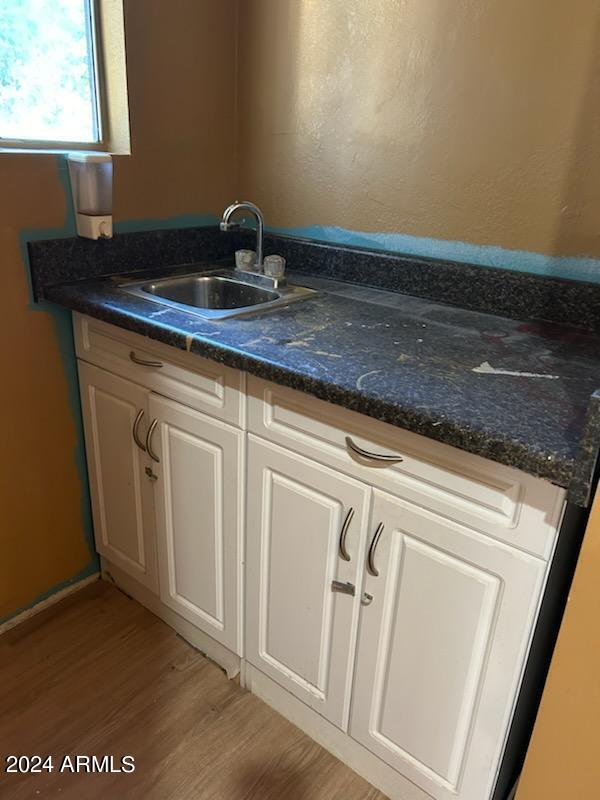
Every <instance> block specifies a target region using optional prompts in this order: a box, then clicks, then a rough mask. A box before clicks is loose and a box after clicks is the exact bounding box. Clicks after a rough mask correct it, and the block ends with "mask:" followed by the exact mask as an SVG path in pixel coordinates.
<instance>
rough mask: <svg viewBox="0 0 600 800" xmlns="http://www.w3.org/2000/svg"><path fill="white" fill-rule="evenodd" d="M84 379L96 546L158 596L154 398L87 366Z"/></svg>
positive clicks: (81, 373) (82, 365) (81, 372)
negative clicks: (149, 435)
mask: <svg viewBox="0 0 600 800" xmlns="http://www.w3.org/2000/svg"><path fill="white" fill-rule="evenodd" d="M79 379H80V386H81V403H82V409H83V422H84V428H85V443H86V450H87V461H88V471H89V478H90V494H91V498H92V509H93V513H94V528H95V536H96V547H97V549H98V552H99V553H100V554H101V555H103V556H105V557H106V558H107V559H109V560H110V561H111V562H113V563H114V564H116V565H117V566H118V567H120V568H121V569H122V570H124V571H125V572H126V573H127V574H128V575H131V576H132V577H134V578H136V580H138V581H139V582H140V583H142V584H144V585H145V586H146V587H148V588H149V589H151V590H152V591H153V592H156V591H157V590H158V581H157V572H156V553H155V537H154V505H153V492H152V485H151V482H150V481H149V479H148V477H147V475H146V473H145V470H146V467H148V466H149V464H150V461H149V459H148V457H147V454H146V452H145V450H144V449H143V448H144V447H145V436H146V431H147V427H146V425H147V422H148V397H149V394H150V393H149V392H148V390H147V389H144V388H142V387H141V386H138V385H137V384H135V383H131V381H128V380H125V379H124V378H119V377H117V376H116V375H112V374H111V373H110V372H106V371H105V370H102V369H98V368H97V367H94V366H91V365H90V364H85V363H83V362H80V363H79ZM136 438H137V443H136Z"/></svg>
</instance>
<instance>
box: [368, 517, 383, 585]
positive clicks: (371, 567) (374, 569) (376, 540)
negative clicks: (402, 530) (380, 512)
mask: <svg viewBox="0 0 600 800" xmlns="http://www.w3.org/2000/svg"><path fill="white" fill-rule="evenodd" d="M382 533H383V522H380V523H379V525H378V526H377V529H376V531H375V534H374V536H373V541H372V542H371V546H370V547H369V554H368V556H367V570H368V571H369V572H370V573H371V575H374V576H375V577H377V576H378V575H379V570H378V569H377V567H376V566H375V551H376V550H377V545H378V544H379V540H380V539H381V534H382Z"/></svg>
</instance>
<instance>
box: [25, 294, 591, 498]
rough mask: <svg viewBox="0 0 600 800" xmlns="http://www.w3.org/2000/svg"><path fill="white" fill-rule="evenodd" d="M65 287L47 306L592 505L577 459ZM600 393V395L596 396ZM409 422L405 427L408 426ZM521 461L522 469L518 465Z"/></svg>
mask: <svg viewBox="0 0 600 800" xmlns="http://www.w3.org/2000/svg"><path fill="white" fill-rule="evenodd" d="M61 291H64V287H63V286H61V285H54V286H50V287H47V288H46V291H45V293H44V297H43V298H40V299H41V300H42V301H45V302H50V303H55V304H57V305H60V306H62V307H64V308H67V309H69V310H71V311H77V312H79V313H81V314H85V315H88V316H91V317H94V318H96V319H100V320H102V321H104V322H108V323H110V324H113V325H116V326H118V327H121V328H123V329H125V330H129V331H131V332H133V333H138V334H141V335H143V336H147V337H148V338H150V339H154V340H156V341H161V342H163V343H165V344H168V345H170V346H172V347H176V348H177V349H180V350H184V351H187V352H192V353H196V354H197V355H199V356H202V357H204V358H208V359H211V360H213V361H216V362H218V363H222V364H224V365H225V366H229V367H232V368H234V369H240V370H243V371H245V372H248V373H250V374H252V375H256V376H257V377H259V378H263V379H265V380H270V381H273V382H274V383H277V384H280V385H283V386H287V387H289V388H291V389H296V390H297V391H302V392H305V393H306V394H309V395H312V396H313V397H316V398H318V399H320V400H325V401H326V402H330V403H332V404H334V405H339V406H341V407H344V408H347V409H349V410H352V411H356V412H358V413H360V414H363V415H365V416H367V417H370V418H372V419H375V420H378V421H380V422H385V423H387V424H390V425H393V426H394V427H397V428H400V429H403V430H407V431H410V432H412V433H416V434H418V435H421V436H425V437H426V438H428V439H432V440H434V441H438V442H441V443H442V444H445V445H447V446H450V447H456V448H458V449H460V450H464V451H465V452H469V453H472V454H474V455H478V456H481V457H482V458H487V459H489V460H491V461H495V462H497V463H500V464H503V465H505V466H508V467H511V468H512V469H518V470H521V471H522V472H525V473H526V474H529V475H532V476H534V477H537V478H541V479H544V480H547V481H549V482H551V483H554V484H555V485H557V486H560V487H561V488H564V489H566V490H567V493H568V499H569V500H571V501H572V502H574V503H575V504H577V505H580V506H581V505H583V506H585V505H587V504H588V502H589V486H590V480H589V476H588V478H587V480H586V475H585V474H584V473H585V472H586V465H585V464H584V463H583V462H582V463H581V464H579V458H578V459H577V463H576V462H575V461H574V460H572V459H571V460H568V461H567V460H566V459H563V460H562V463H561V467H560V470H559V469H557V462H556V459H554V457H552V456H549V455H548V454H547V453H544V452H541V451H540V452H536V451H535V450H532V448H531V447H527V446H525V445H522V444H521V443H520V442H518V441H514V440H511V439H502V438H499V437H493V436H490V434H489V433H485V432H481V431H477V430H473V429H466V428H465V427H464V426H459V425H456V424H454V423H452V422H450V421H447V420H443V419H442V420H440V419H434V418H432V417H430V416H429V415H428V414H427V413H426V412H422V411H415V410H414V409H403V408H402V407H401V406H396V405H391V404H390V403H389V401H384V400H380V399H378V398H376V397H373V396H370V395H369V394H368V393H366V392H364V391H361V390H354V391H353V390H351V389H348V388H346V387H337V386H336V385H335V384H332V383H328V382H327V381H325V380H321V379H317V378H312V377H310V376H307V375H303V374H300V373H298V372H295V371H294V370H291V369H289V368H288V367H285V366H283V365H281V364H277V363H276V362H271V361H267V360H265V359H263V358H261V357H259V356H254V355H252V354H251V353H247V352H243V351H241V350H237V349H235V348H232V347H228V346H226V345H222V344H219V343H217V342H213V341H210V340H207V339H205V338H203V337H202V336H201V335H192V336H190V335H188V334H185V333H183V332H180V331H178V330H177V329H175V328H173V327H171V326H165V325H162V324H161V323H160V321H157V320H152V319H148V318H145V317H142V316H140V315H134V314H130V313H128V312H126V311H123V310H121V309H117V308H114V307H113V306H111V305H110V303H109V302H107V303H102V302H100V301H97V300H96V301H89V300H86V301H83V300H81V301H78V300H77V299H76V298H73V297H69V298H68V299H67V298H65V297H64V296H63V295H61ZM597 394H598V393H597ZM598 406H599V408H598V413H597V414H596V413H594V414H592V410H591V409H590V411H589V412H588V424H587V426H586V430H588V431H589V430H590V426H591V425H592V423H591V422H590V420H593V425H592V427H593V428H594V431H595V428H596V427H597V426H598V425H599V424H600V423H598V422H597V421H596V417H599V418H600V395H599V402H598ZM403 423H405V424H403ZM595 447H596V452H595V453H594V452H593V450H594V445H593V444H592V440H591V438H590V437H588V441H587V444H586V455H587V458H586V459H585V462H586V463H587V464H588V465H589V464H590V461H591V460H593V463H595V460H596V455H597V450H598V446H597V445H596V446H595ZM515 460H518V462H519V465H518V466H517V465H516V464H515Z"/></svg>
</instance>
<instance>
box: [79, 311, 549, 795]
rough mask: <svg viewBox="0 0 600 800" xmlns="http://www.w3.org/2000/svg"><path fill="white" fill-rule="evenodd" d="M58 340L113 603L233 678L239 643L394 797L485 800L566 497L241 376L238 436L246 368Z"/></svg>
mask: <svg viewBox="0 0 600 800" xmlns="http://www.w3.org/2000/svg"><path fill="white" fill-rule="evenodd" d="M76 344H77V353H78V355H79V357H80V359H83V360H81V361H80V364H79V370H80V378H81V397H82V405H83V414H84V423H85V436H86V446H87V457H88V466H89V475H90V489H91V495H92V503H93V511H94V522H95V534H96V543H97V548H98V551H99V552H100V553H101V554H102V555H103V556H104V557H105V558H106V559H107V560H108V562H109V567H110V565H113V570H114V571H115V572H117V569H116V568H117V567H118V568H119V569H120V571H121V573H122V574H121V575H119V576H118V578H119V580H120V581H121V582H122V584H123V585H125V584H127V585H126V587H125V588H126V591H129V592H130V593H131V594H132V595H133V596H134V597H136V598H138V599H139V600H140V601H141V602H143V603H145V604H146V605H148V607H150V608H151V609H152V610H153V611H154V612H155V613H157V614H159V615H160V616H162V617H163V619H165V620H166V621H168V622H169V623H170V624H171V625H173V626H174V627H175V628H176V629H177V630H179V631H180V632H183V635H184V636H186V638H190V640H191V641H194V642H195V643H197V646H200V647H202V649H206V651H207V652H209V653H211V654H212V655H213V657H215V658H216V659H217V660H219V661H220V663H223V664H225V663H226V664H227V665H228V666H227V669H228V670H229V672H230V674H235V671H236V668H237V669H239V666H240V659H239V658H237V656H236V655H234V654H238V655H241V654H242V651H243V646H244V647H245V658H246V660H247V664H246V673H245V674H246V676H247V677H246V680H247V683H248V685H251V686H252V687H253V689H254V690H255V691H257V692H259V693H261V692H262V694H261V696H263V697H264V698H265V699H266V700H267V701H268V702H271V703H273V704H274V705H275V706H276V707H277V708H279V710H280V711H281V712H282V713H284V714H286V715H288V716H290V717H291V718H292V719H293V720H294V721H295V722H297V724H301V725H302V726H303V727H304V729H305V730H307V731H308V732H309V733H311V734H312V735H313V736H315V737H316V738H318V739H319V740H320V741H322V742H323V743H324V744H325V746H327V747H330V748H332V749H333V750H334V751H335V752H336V753H337V754H338V755H340V757H342V758H344V760H346V761H347V763H349V764H350V766H352V767H354V768H355V769H357V770H358V771H359V772H361V773H362V774H364V775H366V776H367V777H368V778H369V779H370V780H372V781H373V782H374V783H376V784H377V785H379V786H382V787H384V788H385V792H386V794H388V795H389V796H390V797H391V798H393V799H394V800H396V798H398V800H407V798H411V800H429V799H430V798H435V800H451V798H453V799H454V800H490V798H491V796H492V792H493V788H494V783H495V780H496V775H497V771H498V768H499V765H500V761H501V759H502V755H503V751H504V748H505V743H506V739H507V735H508V731H509V728H510V724H511V720H512V716H513V709H514V704H515V701H516V698H517V694H518V691H519V687H520V683H521V679H522V675H523V670H524V668H525V664H526V660H527V656H528V652H529V648H530V644H531V637H532V632H533V628H534V625H535V623H536V620H537V617H538V612H539V607H540V602H541V599H542V594H543V589H544V585H545V580H546V577H547V574H548V570H549V566H550V562H551V558H552V553H553V551H554V547H555V544H556V539H557V535H558V528H559V525H560V519H561V514H562V512H563V509H564V505H565V492H564V491H563V490H562V489H560V488H558V487H554V486H551V485H550V484H548V483H546V482H544V481H541V480H539V479H537V478H534V477H532V476H529V475H525V474H524V473H522V472H520V471H518V470H515V469H511V468H508V467H503V466H501V465H498V464H494V463H492V462H490V461H486V460H485V459H482V458H480V457H477V456H473V455H471V454H467V453H461V452H460V451H457V450H455V449H453V448H451V447H448V446H446V445H442V444H440V443H437V442H433V441H431V440H429V439H424V438H423V437H421V436H418V435H416V434H412V433H408V432H406V431H401V430H399V429H397V428H393V427H392V426H389V425H386V424H384V423H382V422H376V421H374V420H370V419H367V418H366V417H363V416H361V415H359V414H356V413H354V412H351V411H348V410H346V409H339V408H338V407H335V406H333V405H331V404H329V403H324V402H323V401H320V400H317V399H315V398H309V397H307V396H306V395H305V394H303V393H300V392H295V391H292V390H290V389H284V388H281V387H277V386H274V385H273V384H269V383H267V382H265V381H260V380H258V379H256V378H253V379H251V380H250V382H249V408H248V410H249V413H248V417H247V426H248V431H249V432H248V431H246V430H245V427H246V399H247V398H246V396H245V394H244V387H245V376H244V375H242V373H239V372H237V371H236V370H232V369H230V368H227V367H223V366H222V365H219V364H215V363H214V362H208V361H206V360H205V359H198V358H197V357H196V356H194V355H193V354H191V353H184V352H181V351H173V354H171V348H169V347H167V346H166V345H163V344H158V343H155V342H152V341H150V340H149V339H146V338H144V337H140V336H138V335H136V334H131V333H129V332H127V331H123V330H121V329H118V328H115V327H114V326H111V325H107V324H105V323H100V322H95V321H93V320H90V319H88V318H84V317H77V318H76ZM85 360H89V361H94V362H95V363H96V364H97V365H98V366H100V367H103V369H99V368H98V366H92V365H91V364H88V363H84V361H85ZM107 370H109V371H107ZM113 373H116V374H113ZM128 378H131V380H129V379H128ZM130 577H133V578H134V579H135V580H130ZM244 579H245V606H244V602H243V600H244V595H243V587H244ZM138 584H142V586H141V587H140V586H139V585H138ZM146 589H149V590H151V591H147V590H146ZM142 590H143V591H142ZM152 593H154V594H152ZM155 595H158V596H155ZM244 620H245V625H244ZM244 639H245V641H244ZM215 648H216V649H215ZM232 661H233V662H234V663H232ZM257 675H260V680H258V679H257V678H256V676H257ZM259 686H262V687H263V688H262V689H259V688H257V687H259ZM277 697H279V698H280V699H279V700H276V698H277ZM315 712H316V713H315ZM306 715H308V716H306Z"/></svg>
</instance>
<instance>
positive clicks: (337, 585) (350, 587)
mask: <svg viewBox="0 0 600 800" xmlns="http://www.w3.org/2000/svg"><path fill="white" fill-rule="evenodd" d="M331 591H332V592H340V593H341V594H349V595H351V596H352V597H354V595H355V594H356V587H355V586H354V584H353V583H348V582H347V583H342V582H341V581H331Z"/></svg>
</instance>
